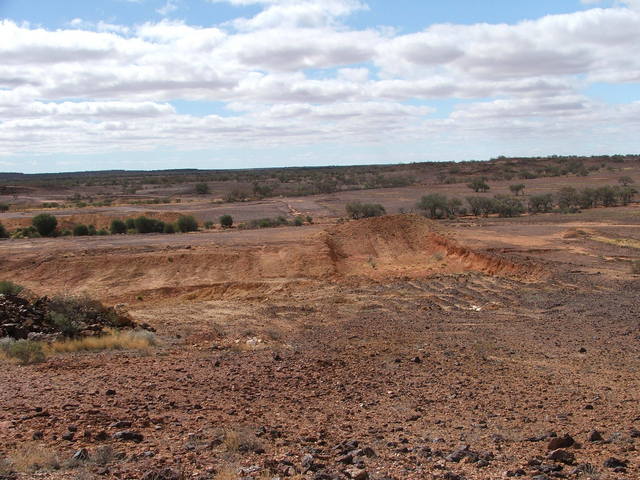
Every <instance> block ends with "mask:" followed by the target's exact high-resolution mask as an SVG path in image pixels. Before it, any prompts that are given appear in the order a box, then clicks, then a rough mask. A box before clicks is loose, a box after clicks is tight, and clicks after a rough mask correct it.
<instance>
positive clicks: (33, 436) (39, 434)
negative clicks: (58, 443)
mask: <svg viewBox="0 0 640 480" xmlns="http://www.w3.org/2000/svg"><path fill="white" fill-rule="evenodd" d="M43 438H44V433H42V432H41V431H40V430H36V431H35V432H33V433H32V434H31V439H32V440H42V439H43Z"/></svg>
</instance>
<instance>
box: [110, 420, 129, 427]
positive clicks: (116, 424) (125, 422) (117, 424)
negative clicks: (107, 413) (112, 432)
mask: <svg viewBox="0 0 640 480" xmlns="http://www.w3.org/2000/svg"><path fill="white" fill-rule="evenodd" d="M130 427H131V422H129V421H128V420H120V421H118V422H114V423H112V424H111V425H109V428H130Z"/></svg>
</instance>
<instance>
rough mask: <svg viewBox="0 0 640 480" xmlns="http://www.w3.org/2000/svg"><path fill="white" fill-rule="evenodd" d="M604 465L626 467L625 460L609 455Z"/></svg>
mask: <svg viewBox="0 0 640 480" xmlns="http://www.w3.org/2000/svg"><path fill="white" fill-rule="evenodd" d="M604 466H605V467H607V468H620V467H622V468H626V467H627V462H625V461H624V460H620V459H618V458H615V457H609V458H607V459H606V460H605V461H604Z"/></svg>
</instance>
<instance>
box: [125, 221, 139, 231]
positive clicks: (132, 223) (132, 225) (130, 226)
mask: <svg viewBox="0 0 640 480" xmlns="http://www.w3.org/2000/svg"><path fill="white" fill-rule="evenodd" d="M124 224H125V226H126V227H127V230H135V229H136V221H135V220H134V219H133V218H127V219H126V220H125V221H124Z"/></svg>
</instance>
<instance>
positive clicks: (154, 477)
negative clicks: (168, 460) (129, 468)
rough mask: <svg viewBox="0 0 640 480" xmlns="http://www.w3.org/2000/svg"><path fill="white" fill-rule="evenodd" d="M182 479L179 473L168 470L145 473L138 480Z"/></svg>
mask: <svg viewBox="0 0 640 480" xmlns="http://www.w3.org/2000/svg"><path fill="white" fill-rule="evenodd" d="M182 478H184V477H183V476H182V475H181V474H180V473H178V472H176V471H175V470H172V469H170V468H165V469H162V470H153V471H150V472H147V473H145V474H144V475H143V476H142V478H141V479H140V480H181V479H182Z"/></svg>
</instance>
